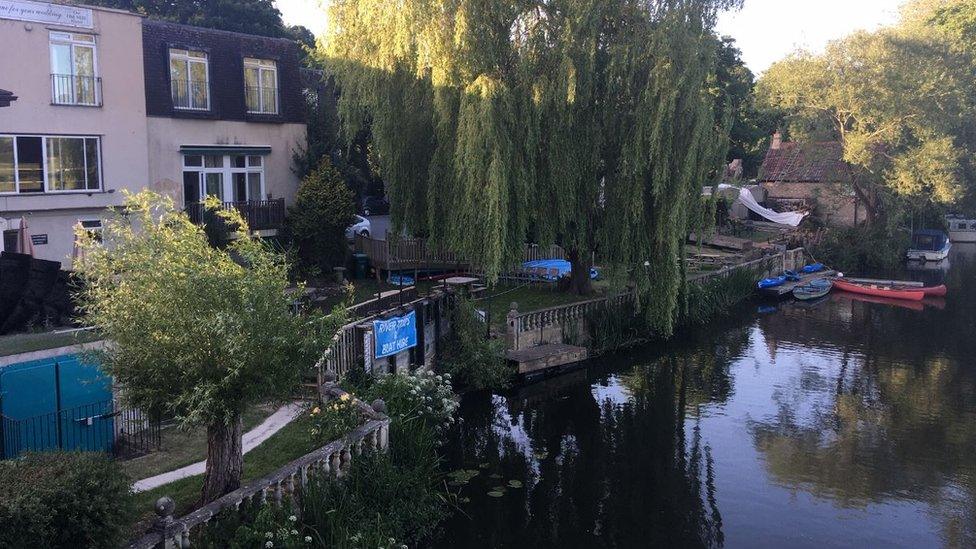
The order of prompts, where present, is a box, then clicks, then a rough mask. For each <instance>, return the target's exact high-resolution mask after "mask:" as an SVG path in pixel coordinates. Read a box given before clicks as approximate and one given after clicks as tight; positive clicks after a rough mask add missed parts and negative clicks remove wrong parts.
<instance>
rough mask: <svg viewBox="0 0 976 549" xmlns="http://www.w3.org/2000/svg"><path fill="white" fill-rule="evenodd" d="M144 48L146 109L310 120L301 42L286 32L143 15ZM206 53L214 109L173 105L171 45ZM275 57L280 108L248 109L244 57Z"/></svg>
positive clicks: (223, 117) (181, 115)
mask: <svg viewBox="0 0 976 549" xmlns="http://www.w3.org/2000/svg"><path fill="white" fill-rule="evenodd" d="M142 48H143V58H144V59H143V61H144V64H145V78H146V114H147V115H148V116H166V117H172V118H191V119H192V118H199V119H204V120H239V121H247V122H267V123H284V122H295V123H302V122H304V121H305V120H304V119H305V113H304V104H303V101H304V100H303V97H302V81H301V77H300V73H299V70H300V68H301V64H300V62H299V60H298V45H297V44H296V43H295V42H293V41H291V40H287V39H284V38H268V37H264V36H254V35H250V34H241V33H236V32H228V31H221V30H215V29H205V28H200V27H191V26H188V25H179V24H176V23H168V22H164V21H153V20H150V19H145V20H143V23H142ZM170 48H177V49H191V50H195V51H203V52H206V53H207V57H208V62H209V71H210V110H209V111H186V110H180V109H174V108H173V101H172V95H171V90H170V76H169V49H170ZM245 57H255V58H259V59H272V60H274V61H275V62H276V63H277V66H278V114H276V115H268V114H248V112H247V106H246V104H245V99H244V58H245Z"/></svg>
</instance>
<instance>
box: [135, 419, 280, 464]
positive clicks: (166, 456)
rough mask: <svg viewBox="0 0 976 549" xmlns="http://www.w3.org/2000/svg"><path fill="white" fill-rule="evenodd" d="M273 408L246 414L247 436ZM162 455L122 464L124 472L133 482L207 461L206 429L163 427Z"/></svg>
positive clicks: (149, 455)
mask: <svg viewBox="0 0 976 549" xmlns="http://www.w3.org/2000/svg"><path fill="white" fill-rule="evenodd" d="M275 409H276V408H275V407H274V406H271V405H262V406H255V407H253V408H251V409H249V410H247V411H246V412H244V416H243V418H242V419H243V423H244V432H245V433H246V432H248V431H250V430H251V429H253V428H255V427H257V426H258V425H259V424H260V423H261V422H262V421H264V420H265V419H267V417H268V416H270V415H271V414H272V413H274V411H275ZM160 437H161V439H162V440H161V442H160V449H159V451H156V452H153V453H151V454H148V455H145V456H142V457H138V458H135V459H130V460H128V461H125V462H122V470H123V471H125V472H126V474H127V475H129V477H130V478H132V479H134V480H141V479H144V478H148V477H151V476H154V475H158V474H160V473H165V472H167V471H172V470H174V469H179V468H180V467H185V466H187V465H190V464H192V463H196V462H198V461H202V460H204V459H206V458H207V429H206V428H205V427H197V428H195V429H190V430H187V431H184V430H181V429H179V428H178V427H177V426H176V425H170V426H167V427H164V428H163V429H162V432H161V433H160Z"/></svg>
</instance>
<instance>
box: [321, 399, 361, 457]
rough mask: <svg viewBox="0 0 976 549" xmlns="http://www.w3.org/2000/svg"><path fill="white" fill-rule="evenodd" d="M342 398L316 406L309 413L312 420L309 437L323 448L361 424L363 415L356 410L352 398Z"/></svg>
mask: <svg viewBox="0 0 976 549" xmlns="http://www.w3.org/2000/svg"><path fill="white" fill-rule="evenodd" d="M343 397H344V398H340V399H337V400H333V401H331V402H326V403H325V404H322V405H321V406H316V407H315V408H312V410H311V412H309V415H310V416H311V418H312V426H311V427H310V428H309V435H310V436H311V437H312V439H313V440H316V441H318V443H319V444H321V445H323V446H324V445H325V444H327V443H329V442H331V441H333V440H336V439H338V438H340V437H342V436H344V435H345V434H346V433H348V432H350V431H352V430H353V429H355V428H356V427H358V426H359V425H360V424H361V423H363V414H362V413H361V412H360V411H359V410H358V409H357V408H356V405H355V404H354V401H353V399H352V397H351V396H349V395H343Z"/></svg>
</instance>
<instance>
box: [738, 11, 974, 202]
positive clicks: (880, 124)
mask: <svg viewBox="0 0 976 549" xmlns="http://www.w3.org/2000/svg"><path fill="white" fill-rule="evenodd" d="M965 74H966V73H965V72H964V71H960V70H958V66H957V64H956V63H955V61H954V60H953V55H952V53H951V51H950V49H949V48H948V46H947V44H946V43H945V42H944V41H941V40H938V39H935V38H934V37H932V36H930V35H928V34H925V33H921V32H917V30H909V29H908V28H905V27H895V28H891V29H883V30H881V31H877V32H872V33H869V32H858V33H855V34H852V35H850V36H848V37H846V38H844V39H842V40H838V41H836V42H832V43H831V44H829V45H828V47H827V49H826V51H825V52H824V53H823V54H819V55H815V54H812V53H809V52H798V53H795V54H793V55H791V56H789V57H787V58H786V59H784V60H783V61H780V62H778V63H775V64H774V65H773V66H772V67H770V68H769V70H768V71H766V73H765V74H764V75H763V77H762V79H761V80H760V81H759V84H758V86H757V95H758V97H759V100H760V101H761V102H762V103H763V104H764V105H766V106H767V107H771V108H776V109H781V110H782V111H784V112H786V113H787V114H788V121H789V123H790V129H791V132H792V133H794V134H795V135H799V136H801V137H803V136H810V134H811V132H810V130H811V129H813V133H814V134H816V133H821V132H823V134H822V135H818V136H816V137H821V138H830V139H838V140H840V141H841V143H842V144H843V147H844V160H845V161H847V162H848V164H849V165H850V167H851V171H852V190H853V192H854V193H855V194H856V195H857V197H858V199H859V200H860V202H861V203H862V204H863V205H864V207H865V211H866V213H867V216H868V219H869V220H871V221H876V220H878V218H879V217H880V216H882V215H883V214H884V213H885V204H886V203H888V204H891V203H893V201H894V202H897V203H900V204H902V205H907V206H909V207H912V208H921V207H924V206H926V205H945V204H952V203H954V202H956V201H957V200H959V199H960V198H961V197H962V196H963V194H964V192H965V184H964V182H965V178H964V177H963V174H964V173H965V172H966V169H967V168H966V163H967V162H968V160H967V158H966V157H967V155H966V154H964V151H965V147H964V143H963V140H961V139H960V137H961V136H962V135H963V134H964V133H965V132H966V131H967V130H966V127H967V126H968V125H969V124H968V122H967V121H968V120H969V119H970V118H969V117H968V116H964V115H965V114H966V113H971V112H972V101H971V98H970V97H969V93H968V92H967V91H966V90H967V86H971V83H970V82H969V81H970V80H971V79H968V78H966V76H965Z"/></svg>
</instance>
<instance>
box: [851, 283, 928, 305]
mask: <svg viewBox="0 0 976 549" xmlns="http://www.w3.org/2000/svg"><path fill="white" fill-rule="evenodd" d="M833 282H834V286H835V287H836V288H837V289H838V290H843V291H845V292H851V293H855V294H863V295H873V296H877V297H890V298H893V299H904V300H906V301H921V300H923V299H925V292H924V291H922V289H921V288H911V289H907V288H896V287H894V286H891V285H881V284H864V283H855V282H849V281H846V280H844V279H842V278H835V279H834V280H833Z"/></svg>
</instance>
